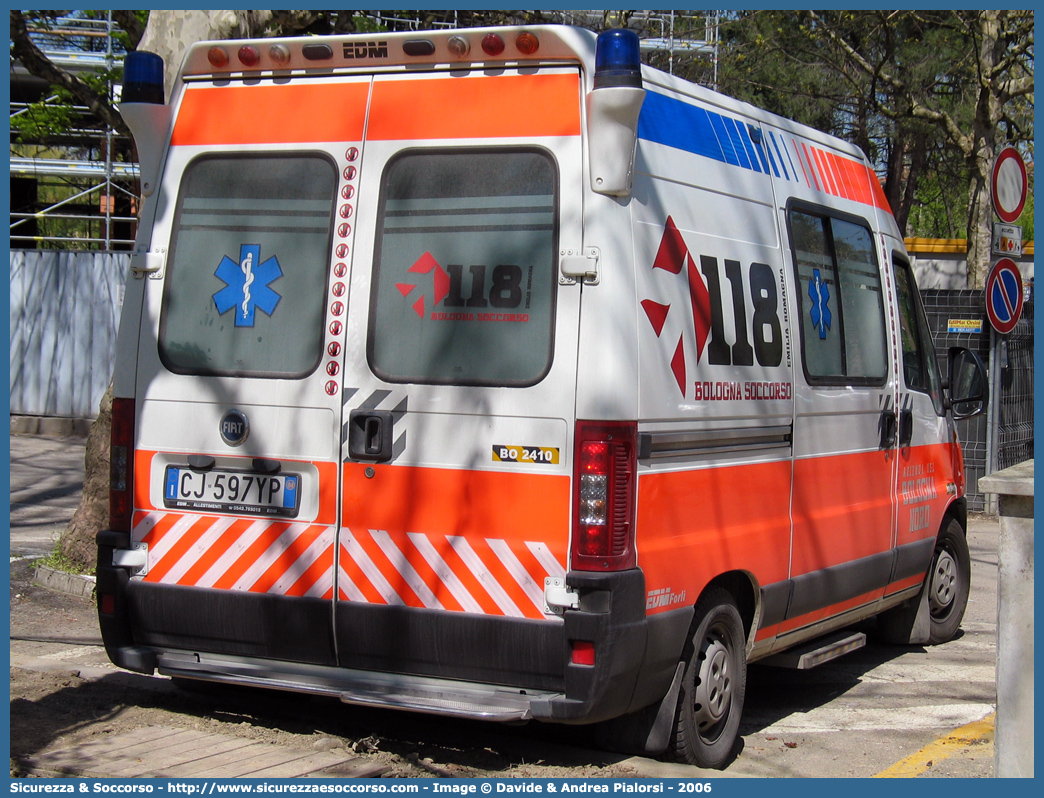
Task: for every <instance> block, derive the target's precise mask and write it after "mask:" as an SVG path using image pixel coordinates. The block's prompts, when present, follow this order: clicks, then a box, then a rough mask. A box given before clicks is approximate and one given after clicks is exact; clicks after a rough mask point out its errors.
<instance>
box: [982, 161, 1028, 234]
mask: <svg viewBox="0 0 1044 798" xmlns="http://www.w3.org/2000/svg"><path fill="white" fill-rule="evenodd" d="M1026 186H1027V181H1026V164H1025V163H1024V162H1023V160H1022V156H1021V155H1019V151H1018V150H1016V149H1015V148H1014V147H1005V148H1004V149H1003V150H1001V152H1000V155H998V156H997V160H996V161H995V162H994V164H993V175H992V177H991V179H990V188H991V190H992V192H993V209H994V210H995V211H997V215H998V216H999V217H1000V218H1001V221H1003V222H1005V223H1006V224H1012V223H1014V221H1015V220H1016V219H1018V218H1019V216H1021V215H1022V209H1023V208H1024V207H1026Z"/></svg>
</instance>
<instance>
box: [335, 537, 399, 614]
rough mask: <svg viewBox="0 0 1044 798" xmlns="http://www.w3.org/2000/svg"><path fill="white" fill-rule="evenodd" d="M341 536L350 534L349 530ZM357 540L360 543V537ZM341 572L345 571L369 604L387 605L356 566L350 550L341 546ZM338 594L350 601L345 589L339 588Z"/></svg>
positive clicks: (343, 599)
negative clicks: (349, 552)
mask: <svg viewBox="0 0 1044 798" xmlns="http://www.w3.org/2000/svg"><path fill="white" fill-rule="evenodd" d="M341 534H342V535H345V534H348V530H346V529H344V530H341ZM355 539H356V540H357V541H358V540H359V536H358V535H355ZM359 545H360V546H361V545H362V541H359ZM341 570H342V571H344V573H345V575H346V576H347V577H348V578H349V579H351V580H352V583H353V584H354V585H355V586H356V587H357V588H359V592H360V593H362V594H363V598H364V599H365V600H366V603H367V604H386V603H387V602H386V601H385V600H384V597H383V596H382V595H381V594H380V592H379V591H378V590H377V588H376V587H375V586H374V585H373V583H372V582H370V580H369V579H368V578H367V576H366V574H365V573H364V572H363V570H362V568H360V567H359V565H358V564H356V562H355V560H353V559H352V558H351V555H349V554H348V550H347V549H346V548H345V547H344V546H343V545H342V546H341ZM338 594H339V595H340V598H341V600H342V601H348V600H349V599H348V595H347V594H346V593H345V592H344V588H343V587H341V586H338Z"/></svg>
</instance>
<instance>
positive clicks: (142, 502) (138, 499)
mask: <svg viewBox="0 0 1044 798" xmlns="http://www.w3.org/2000/svg"><path fill="white" fill-rule="evenodd" d="M155 456H156V453H155V452H147V451H141V450H135V451H134V508H135V509H141V510H155V509H156V508H155V507H153V506H152V501H151V500H150V499H149V480H150V479H151V476H152V458H153V457H155Z"/></svg>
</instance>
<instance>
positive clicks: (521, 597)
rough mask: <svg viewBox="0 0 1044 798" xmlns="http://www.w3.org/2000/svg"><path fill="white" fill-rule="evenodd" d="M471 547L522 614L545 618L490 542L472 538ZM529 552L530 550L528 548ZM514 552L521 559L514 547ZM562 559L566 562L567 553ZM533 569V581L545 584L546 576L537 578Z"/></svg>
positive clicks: (531, 574) (529, 616)
mask: <svg viewBox="0 0 1044 798" xmlns="http://www.w3.org/2000/svg"><path fill="white" fill-rule="evenodd" d="M468 542H469V543H470V544H471V548H473V549H474V550H475V554H477V555H478V557H479V559H480V560H482V564H483V565H484V566H485V567H486V570H488V571H489V573H490V575H491V576H492V577H493V579H495V580H496V582H497V584H498V585H500V586H501V587H502V588H503V589H504V592H505V593H507V595H508V597H509V598H510V599H511V600H512V601H514V602H515V606H517V607H518V608H519V609H520V610H521V611H522V614H523V615H525V616H526V617H527V618H543V617H544V615H543V613H542V612H540V611H539V610H538V609H537V608H536V607H535V606H534V605H533V601H532V599H530V598H529V594H528V593H526V591H525V590H523V589H522V586H521V585H520V584H519V583H518V582H517V581H515V577H514V576H512V575H511V572H510V571H508V569H507V568H506V567H505V566H504V564H503V563H501V561H500V558H499V557H497V554H496V552H494V551H493V549H491V548H490V546H489V543H488V542H487V541H485V540H470V541H468ZM526 551H527V552H528V551H529V550H528V549H526ZM512 553H513V554H514V555H515V556H516V557H518V558H519V560H521V559H522V558H521V555H520V553H519V552H517V551H515V550H514V549H512ZM560 560H561V561H562V562H563V563H564V562H565V553H564V552H563V556H562V557H561V558H560ZM533 573H534V572H532V571H530V572H529V574H530V576H531V577H532V579H533V581H534V582H536V583H537V584H538V585H540V584H543V580H544V577H543V576H541V577H539V578H537V577H536V576H533Z"/></svg>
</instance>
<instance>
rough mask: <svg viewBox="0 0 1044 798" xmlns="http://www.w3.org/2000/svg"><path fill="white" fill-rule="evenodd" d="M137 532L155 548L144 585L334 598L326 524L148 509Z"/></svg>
mask: <svg viewBox="0 0 1044 798" xmlns="http://www.w3.org/2000/svg"><path fill="white" fill-rule="evenodd" d="M133 537H134V540H135V541H140V542H145V543H147V544H148V546H149V554H148V572H147V574H146V575H145V577H144V580H145V581H146V582H157V583H162V584H171V585H182V586H186V587H209V588H215V589H217V590H244V591H250V592H254V593H276V594H279V595H285V596H310V597H319V598H332V597H333V589H334V584H333V578H334V556H333V552H334V529H333V527H330V526H327V525H323V524H294V523H288V522H286V521H271V520H267V519H251V518H230V517H227V516H216V515H197V514H194V513H167V512H149V513H140V514H138V516H136V518H135V525H134V533H133Z"/></svg>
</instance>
